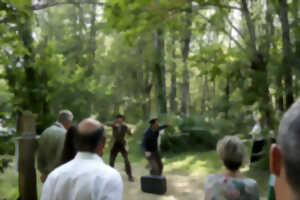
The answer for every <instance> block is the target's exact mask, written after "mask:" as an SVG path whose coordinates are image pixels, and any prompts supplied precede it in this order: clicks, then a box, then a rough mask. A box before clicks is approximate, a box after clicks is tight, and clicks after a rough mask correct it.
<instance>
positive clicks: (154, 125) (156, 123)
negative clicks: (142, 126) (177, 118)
mask: <svg viewBox="0 0 300 200" xmlns="http://www.w3.org/2000/svg"><path fill="white" fill-rule="evenodd" d="M149 123H150V127H151V128H152V129H154V130H156V129H158V128H159V121H158V118H152V119H151V120H150V121H149Z"/></svg>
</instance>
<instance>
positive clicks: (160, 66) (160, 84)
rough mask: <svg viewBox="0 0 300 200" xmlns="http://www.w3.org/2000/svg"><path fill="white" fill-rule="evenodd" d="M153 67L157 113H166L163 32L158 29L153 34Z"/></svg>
mask: <svg viewBox="0 0 300 200" xmlns="http://www.w3.org/2000/svg"><path fill="white" fill-rule="evenodd" d="M155 49H156V52H155V54H156V55H155V66H154V74H155V79H156V93H157V102H158V113H159V114H166V113H167V99H166V77H165V73H166V70H165V62H164V59H165V58H164V32H163V30H162V28H158V29H157V31H156V33H155Z"/></svg>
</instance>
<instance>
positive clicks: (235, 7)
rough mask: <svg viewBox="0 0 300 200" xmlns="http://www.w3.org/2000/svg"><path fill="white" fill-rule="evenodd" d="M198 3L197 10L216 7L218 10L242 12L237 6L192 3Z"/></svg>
mask: <svg viewBox="0 0 300 200" xmlns="http://www.w3.org/2000/svg"><path fill="white" fill-rule="evenodd" d="M194 2H196V3H198V7H199V8H198V9H205V7H218V8H225V9H234V10H240V11H241V10H242V8H240V7H237V6H231V5H225V4H221V3H199V2H198V1H197V0H196V1H194Z"/></svg>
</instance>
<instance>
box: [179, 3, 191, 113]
mask: <svg viewBox="0 0 300 200" xmlns="http://www.w3.org/2000/svg"><path fill="white" fill-rule="evenodd" d="M192 12H193V10H192V1H191V0H189V1H188V5H187V8H186V13H185V16H184V17H183V23H184V26H183V37H182V48H181V51H182V59H183V79H182V88H181V93H182V97H181V113H182V114H184V115H186V114H188V109H189V102H190V80H189V79H190V78H189V69H188V56H189V52H190V43H191V37H192V30H191V28H192V27H191V25H192V16H191V15H192Z"/></svg>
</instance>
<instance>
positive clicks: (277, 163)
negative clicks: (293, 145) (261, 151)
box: [270, 144, 283, 176]
mask: <svg viewBox="0 0 300 200" xmlns="http://www.w3.org/2000/svg"><path fill="white" fill-rule="evenodd" d="M282 164H283V163H282V154H281V151H280V148H279V147H278V145H277V144H273V145H272V146H271V149H270V170H271V173H272V174H274V175H275V176H280V171H281V166H282Z"/></svg>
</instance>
